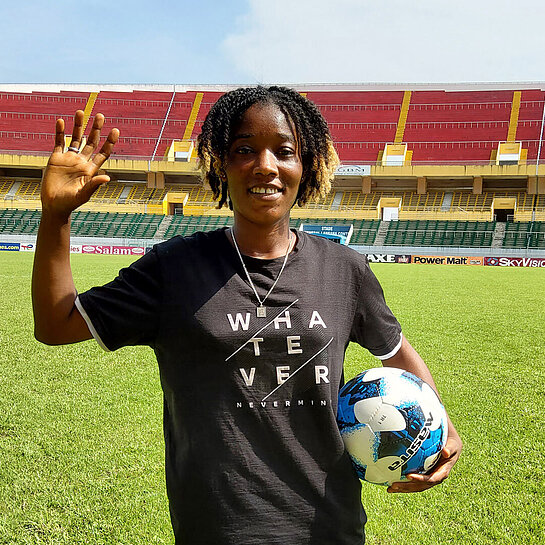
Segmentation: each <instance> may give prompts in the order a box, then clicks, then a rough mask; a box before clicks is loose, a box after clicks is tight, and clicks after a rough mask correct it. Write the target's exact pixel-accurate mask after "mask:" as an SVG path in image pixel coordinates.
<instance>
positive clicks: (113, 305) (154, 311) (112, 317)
mask: <svg viewBox="0 0 545 545" xmlns="http://www.w3.org/2000/svg"><path fill="white" fill-rule="evenodd" d="M160 277H161V271H160V267H159V260H158V257H157V252H156V250H155V249H153V250H152V251H150V252H149V253H147V254H146V255H144V256H143V257H141V258H140V259H139V260H137V261H135V262H134V263H133V264H131V265H130V266H129V267H127V268H125V269H121V271H119V275H118V276H117V278H115V279H114V280H113V281H112V282H110V283H108V284H106V285H104V286H99V287H95V288H92V289H90V290H89V291H86V292H85V293H81V294H79V295H78V298H77V300H76V306H77V308H78V310H79V311H80V313H81V315H82V316H83V318H84V320H85V321H86V322H87V325H88V327H89V330H90V331H91V333H92V334H93V337H94V338H95V339H96V340H97V342H98V343H99V344H100V345H101V346H102V347H103V348H104V349H105V350H117V349H118V348H120V347H122V346H131V345H148V346H153V344H154V341H155V338H156V335H157V331H158V330H159V324H160V309H161V300H162V293H161V291H162V290H161V284H162V283H161V278H160Z"/></svg>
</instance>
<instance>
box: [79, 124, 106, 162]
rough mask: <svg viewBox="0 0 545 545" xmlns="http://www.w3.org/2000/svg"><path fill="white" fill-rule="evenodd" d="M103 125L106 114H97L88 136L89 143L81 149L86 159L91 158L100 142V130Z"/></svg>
mask: <svg viewBox="0 0 545 545" xmlns="http://www.w3.org/2000/svg"><path fill="white" fill-rule="evenodd" d="M103 126H104V116H103V115H102V114H97V115H95V119H94V120H93V126H92V127H91V131H90V132H89V137H88V138H87V143H86V144H85V147H84V148H83V149H82V150H81V153H80V155H81V156H82V157H84V158H85V159H87V160H89V158H90V157H91V155H92V154H93V152H94V151H95V149H96V148H97V146H98V142H99V140H100V131H101V130H102V127H103Z"/></svg>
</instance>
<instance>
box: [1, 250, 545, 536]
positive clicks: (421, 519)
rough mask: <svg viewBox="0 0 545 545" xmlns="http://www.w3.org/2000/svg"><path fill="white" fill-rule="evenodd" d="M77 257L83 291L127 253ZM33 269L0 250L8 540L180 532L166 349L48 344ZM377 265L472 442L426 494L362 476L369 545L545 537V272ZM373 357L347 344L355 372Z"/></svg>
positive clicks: (4, 526) (27, 258)
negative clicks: (169, 466)
mask: <svg viewBox="0 0 545 545" xmlns="http://www.w3.org/2000/svg"><path fill="white" fill-rule="evenodd" d="M72 262H73V270H74V275H75V277H76V284H77V287H78V289H79V290H80V291H83V290H84V289H86V288H88V287H90V286H92V285H94V284H97V283H103V282H105V281H107V280H109V279H110V278H111V277H112V276H113V275H114V274H115V273H116V271H117V270H118V269H119V268H120V267H122V266H124V265H126V264H128V263H129V262H130V258H126V257H111V256H81V255H76V256H73V260H72ZM31 267H32V254H24V253H21V254H19V253H14V254H10V253H7V252H4V253H2V254H0V277H1V281H2V288H1V296H0V301H1V305H0V308H1V314H0V316H1V318H0V342H1V351H0V544H6V545H7V544H10V545H14V544H16V545H19V544H67V545H68V544H69V545H74V544H79V543H81V544H93V545H95V544H96V545H101V544H109V545H110V544H111V545H120V544H127V545H129V544H130V545H137V544H146V545H149V544H167V543H172V533H171V529H170V524H169V519H168V507H167V501H166V496H165V486H164V474H163V439H162V424H161V418H162V416H161V412H162V397H161V391H160V387H159V380H158V372H157V368H156V364H155V361H154V356H153V353H152V352H151V350H149V349H146V348H125V349H122V350H120V351H118V352H116V353H114V354H108V353H105V352H103V351H102V350H101V349H100V348H99V347H98V345H96V343H95V342H94V341H89V342H85V343H81V344H78V345H72V346H65V347H47V346H43V345H40V344H39V343H37V342H36V341H35V340H34V338H33V336H32V314H31V304H30V275H31ZM373 269H374V271H375V273H376V274H377V276H378V277H379V279H380V281H381V283H382V285H383V287H384V291H385V294H386V299H387V302H388V304H389V305H390V307H391V308H392V309H393V311H394V313H395V314H396V315H397V317H398V318H399V320H400V322H401V324H402V326H403V329H404V332H405V335H406V336H407V338H408V339H409V340H410V341H411V342H412V344H413V345H414V346H415V347H416V349H417V350H418V351H419V352H420V354H421V355H422V356H423V357H424V359H425V360H426V362H427V363H428V365H429V367H430V369H431V371H432V373H433V375H434V377H435V380H436V382H437V385H438V387H439V390H440V392H441V394H442V398H443V401H444V403H445V405H446V407H447V410H448V412H449V414H450V416H451V418H452V419H453V421H454V422H455V424H456V425H457V428H458V430H459V432H460V435H461V436H462V438H463V440H464V443H465V449H464V452H463V456H462V458H461V459H460V462H459V463H458V465H457V467H456V468H455V470H454V471H453V474H452V476H451V477H450V478H449V479H448V480H447V481H446V482H445V483H444V484H443V485H441V486H439V487H436V488H435V489H433V490H431V491H428V492H426V493H423V494H414V495H392V494H387V493H386V491H385V489H384V488H382V487H377V486H374V485H369V484H365V483H364V485H363V500H364V505H365V507H366V509H367V513H368V517H369V522H368V524H367V528H366V531H367V542H368V543H369V544H371V545H409V544H411V545H413V544H419V545H432V544H433V545H435V544H437V545H439V544H459V543H467V544H473V545H475V544H476V545H479V544H497V543H501V544H513V545H514V544H517V545H519V544H525V545H526V544H534V543H535V544H541V543H544V542H545V522H544V520H543V506H544V505H545V492H544V490H545V471H544V466H545V431H544V430H545V365H544V364H545V297H544V294H545V271H543V270H540V269H504V268H499V267H498V268H495V267H457V266H434V265H394V264H384V265H374V266H373ZM376 365H378V361H376V360H374V359H373V358H372V357H370V356H369V355H367V354H366V353H365V352H364V351H363V350H361V349H360V348H358V347H356V346H350V347H349V350H348V354H347V358H346V370H347V376H352V375H354V374H356V373H357V372H358V371H360V370H362V369H363V368H366V367H370V366H376ZM210 523H211V524H213V523H214V521H210ZM331 524H332V525H334V524H335V521H331ZM264 545H265V544H264Z"/></svg>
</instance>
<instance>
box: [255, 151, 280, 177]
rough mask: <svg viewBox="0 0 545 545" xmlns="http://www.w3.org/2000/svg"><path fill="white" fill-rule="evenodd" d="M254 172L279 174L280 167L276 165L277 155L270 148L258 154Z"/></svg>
mask: <svg viewBox="0 0 545 545" xmlns="http://www.w3.org/2000/svg"><path fill="white" fill-rule="evenodd" d="M254 174H262V175H263V176H270V175H271V174H274V175H277V174H278V167H277V165H276V157H275V155H274V153H272V151H270V150H263V151H262V152H260V153H258V154H257V157H256V164H255V166H254Z"/></svg>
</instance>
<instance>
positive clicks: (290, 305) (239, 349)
mask: <svg viewBox="0 0 545 545" xmlns="http://www.w3.org/2000/svg"><path fill="white" fill-rule="evenodd" d="M297 301H299V299H295V301H294V302H293V303H290V304H289V305H288V306H287V307H286V308H285V309H284V310H281V311H280V312H279V313H278V314H277V315H276V316H275V317H274V318H273V319H272V320H271V321H270V322H269V323H268V324H266V325H264V326H263V327H262V328H261V329H260V330H259V331H256V332H255V333H254V334H253V335H252V336H251V337H250V338H249V339H248V340H247V341H246V342H245V343H244V344H243V345H242V346H241V347H240V348H237V349H236V350H235V351H234V352H233V353H232V354H231V355H230V356H229V357H227V358H225V361H227V360H230V359H231V358H232V357H233V356H234V355H235V354H236V353H237V352H240V351H241V350H242V349H243V348H244V347H245V346H246V345H247V344H248V343H249V342H250V341H251V340H252V339H253V338H254V337H255V336H256V335H259V334H260V333H261V332H262V331H263V330H264V329H267V328H268V327H269V326H270V325H271V324H272V323H273V322H274V321H275V320H276V319H277V318H278V317H279V316H280V315H281V314H282V313H283V312H286V310H288V309H289V308H290V307H292V306H293V305H295V303H297Z"/></svg>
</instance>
